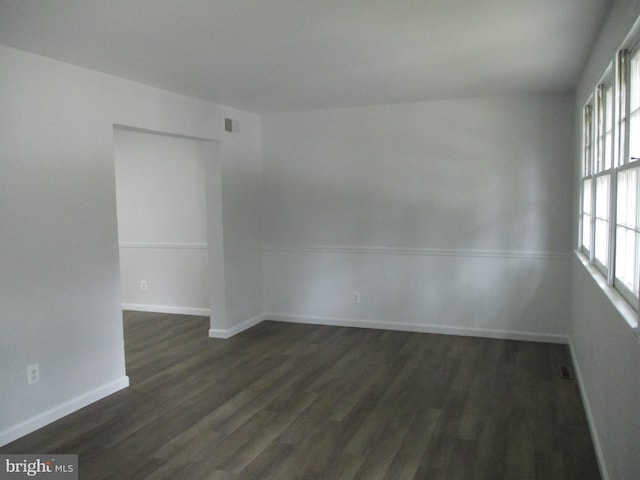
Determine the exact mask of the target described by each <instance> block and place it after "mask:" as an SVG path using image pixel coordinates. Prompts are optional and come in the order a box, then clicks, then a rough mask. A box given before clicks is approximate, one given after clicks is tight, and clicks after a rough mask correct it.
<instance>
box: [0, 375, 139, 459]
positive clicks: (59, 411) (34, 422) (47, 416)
mask: <svg viewBox="0 0 640 480" xmlns="http://www.w3.org/2000/svg"><path fill="white" fill-rule="evenodd" d="M128 386H129V377H127V376H124V377H121V378H119V379H117V380H114V381H112V382H109V383H107V384H106V385H103V386H101V387H98V388H96V389H94V390H91V391H89V392H86V393H83V394H82V395H79V396H77V397H75V398H72V399H71V400H68V401H66V402H64V403H61V404H60V405H58V406H56V407H53V408H52V409H50V410H47V411H46V412H42V413H40V414H38V415H36V416H35V417H31V418H30V419H28V420H25V421H24V422H22V423H19V424H18V425H15V426H13V427H10V428H7V429H6V430H3V431H1V432H0V447H2V446H3V445H6V444H8V443H10V442H13V441H14V440H17V439H18V438H20V437H23V436H25V435H27V434H29V433H31V432H35V431H36V430H38V429H39V428H42V427H44V426H45V425H48V424H50V423H52V422H55V421H56V420H59V419H61V418H62V417H65V416H67V415H69V414H70V413H73V412H75V411H77V410H80V409H81V408H84V407H86V406H87V405H90V404H92V403H94V402H97V401H98V400H101V399H103V398H105V397H107V396H109V395H111V394H112V393H115V392H117V391H118V390H122V389H123V388H127V387H128Z"/></svg>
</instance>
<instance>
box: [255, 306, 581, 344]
mask: <svg viewBox="0 0 640 480" xmlns="http://www.w3.org/2000/svg"><path fill="white" fill-rule="evenodd" d="M265 319H267V320H276V321H279V322H289V323H308V324H313V325H331V326H336V327H358V328H377V329H383V330H397V331H402V332H416V333H436V334H441V335H462V336H467V337H483V338H497V339H503V340H524V341H527V342H545V343H559V344H563V345H564V344H568V343H569V337H567V336H566V335H554V334H547V333H536V332H518V331H509V330H493V329H486V328H470V327H456V326H444V325H431V324H415V323H401V322H380V321H377V320H365V319H352V318H338V317H315V316H310V315H289V314H283V313H267V314H265Z"/></svg>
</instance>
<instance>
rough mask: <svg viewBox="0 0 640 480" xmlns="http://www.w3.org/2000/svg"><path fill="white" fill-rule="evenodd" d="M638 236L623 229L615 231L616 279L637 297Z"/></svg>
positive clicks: (619, 228) (631, 231) (639, 238)
mask: <svg viewBox="0 0 640 480" xmlns="http://www.w3.org/2000/svg"><path fill="white" fill-rule="evenodd" d="M639 245H640V234H638V232H636V231H634V230H630V229H628V228H624V227H618V228H617V229H616V279H617V280H619V281H620V282H621V283H622V284H623V285H624V286H625V287H626V288H627V289H628V290H629V291H630V292H631V293H633V295H634V296H635V297H638V281H639V280H638V258H639V255H638V254H639V252H638V246H639Z"/></svg>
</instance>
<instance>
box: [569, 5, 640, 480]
mask: <svg viewBox="0 0 640 480" xmlns="http://www.w3.org/2000/svg"><path fill="white" fill-rule="evenodd" d="M638 15H640V1H638V0H626V1H617V2H615V3H614V5H613V8H612V10H611V12H610V14H609V17H608V19H607V21H606V23H605V25H604V27H603V29H602V32H601V34H600V37H599V38H598V40H597V42H596V43H595V45H594V48H593V50H592V54H591V56H590V58H589V61H588V64H587V66H586V68H585V71H584V73H583V75H582V77H581V79H580V83H579V85H578V89H577V94H576V105H575V111H576V127H577V128H576V133H577V135H576V138H575V154H574V158H575V164H576V167H575V169H576V175H575V179H574V181H575V183H574V185H575V193H576V194H575V195H574V202H573V205H574V215H573V217H574V222H573V223H574V236H573V238H574V239H577V238H578V230H577V221H576V219H577V218H578V212H579V210H578V208H579V207H578V204H579V201H578V192H579V190H578V184H577V177H578V175H577V172H579V171H580V170H579V169H580V167H579V165H580V143H581V126H580V124H579V121H580V118H581V117H580V115H581V112H582V107H583V105H584V103H585V101H586V100H587V98H588V96H589V94H590V93H591V92H592V90H593V88H594V87H595V85H596V84H597V83H598V80H599V78H600V76H601V75H602V74H603V73H604V71H605V69H606V68H607V66H608V65H609V63H610V62H611V61H612V60H613V59H614V57H615V53H616V51H617V50H618V49H619V48H620V47H621V46H622V45H623V42H624V40H625V37H626V36H627V34H628V33H629V31H630V29H631V28H632V26H633V25H634V22H635V21H636V19H637V18H638ZM576 243H577V240H574V244H576ZM571 347H572V351H573V355H574V361H575V363H576V367H577V369H578V372H579V374H580V380H581V388H582V394H583V398H584V399H585V406H586V408H587V413H588V416H589V420H590V424H591V428H592V434H593V436H594V443H595V445H596V449H597V453H598V457H599V460H600V467H601V470H602V472H603V477H604V478H605V479H612V480H613V479H615V480H618V479H620V480H632V479H637V478H640V456H639V455H638V446H639V445H640V417H639V416H638V406H639V405H640V373H639V372H640V342H639V341H638V339H637V338H635V336H634V334H633V333H632V331H631V329H630V328H629V326H628V324H627V323H625V320H624V318H623V317H622V315H621V314H620V313H619V311H618V310H617V309H616V308H615V307H614V305H613V303H612V302H611V300H609V298H608V297H607V295H605V293H604V292H603V291H602V289H601V288H600V287H599V286H598V285H597V284H596V281H595V280H594V278H593V276H592V275H591V274H590V273H589V272H588V271H587V269H586V268H585V267H584V265H583V264H582V262H580V261H579V260H578V259H574V261H573V320H572V327H571Z"/></svg>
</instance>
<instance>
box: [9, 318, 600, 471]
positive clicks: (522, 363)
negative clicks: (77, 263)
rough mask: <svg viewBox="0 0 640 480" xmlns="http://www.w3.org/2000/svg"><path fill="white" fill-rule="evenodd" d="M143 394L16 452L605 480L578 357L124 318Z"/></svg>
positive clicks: (240, 466) (114, 465) (392, 337)
mask: <svg viewBox="0 0 640 480" xmlns="http://www.w3.org/2000/svg"><path fill="white" fill-rule="evenodd" d="M124 325H125V343H126V359H127V373H128V375H129V377H130V380H131V387H129V388H128V389H125V390H123V391H120V392H118V393H116V394H114V395H111V396H110V397H108V398H106V399H103V400H101V401H99V402H96V403H94V404H93V405H90V406H88V407H86V408H84V409H82V410H80V411H78V412H76V413H74V414H72V415H69V416H67V417H65V418H63V419H61V420H59V421H57V422H55V423H53V424H51V425H49V426H47V427H45V428H42V429H40V430H38V431H37V432H34V433H32V434H30V435H28V436H26V437H23V438H21V439H19V440H17V441H15V442H13V443H11V444H9V445H7V446H5V447H4V448H2V449H0V452H3V453H58V454H63V453H76V454H79V455H80V478H81V479H124V480H127V479H138V478H139V479H143V478H153V479H186V480H198V479H211V480H213V479H215V480H251V479H277V480H289V479H331V480H338V479H365V480H373V479H390V480H400V479H412V478H415V479H429V480H438V479H443V480H454V479H465V480H466V479H472V480H478V479H508V480H512V479H514V480H527V479H540V480H562V479H576V480H589V479H597V478H600V477H599V474H598V467H597V464H596V460H595V455H594V451H593V447H592V443H591V439H590V435H589V430H588V427H587V423H586V419H585V414H584V410H583V406H582V402H581V399H580V394H579V391H578V386H577V383H576V381H575V380H565V379H562V378H561V377H560V373H559V370H560V367H561V366H562V365H570V356H569V354H568V349H567V347H566V346H561V345H551V344H543V343H528V342H516V341H504V340H491V339H481V338H470V337H455V336H445V335H429V334H419V333H405V332H391V331H384V330H367V329H357V328H339V327H325V326H313V325H296V324H285V323H278V322H263V323H261V324H260V325H258V326H256V327H254V328H252V329H250V330H248V331H245V332H243V333H241V334H240V335H237V336H236V337H234V338H231V339H229V340H218V339H215V340H214V339H210V338H207V330H208V328H209V326H208V319H207V318H204V317H186V316H179V315H167V314H150V313H133V312H125V322H124Z"/></svg>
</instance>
